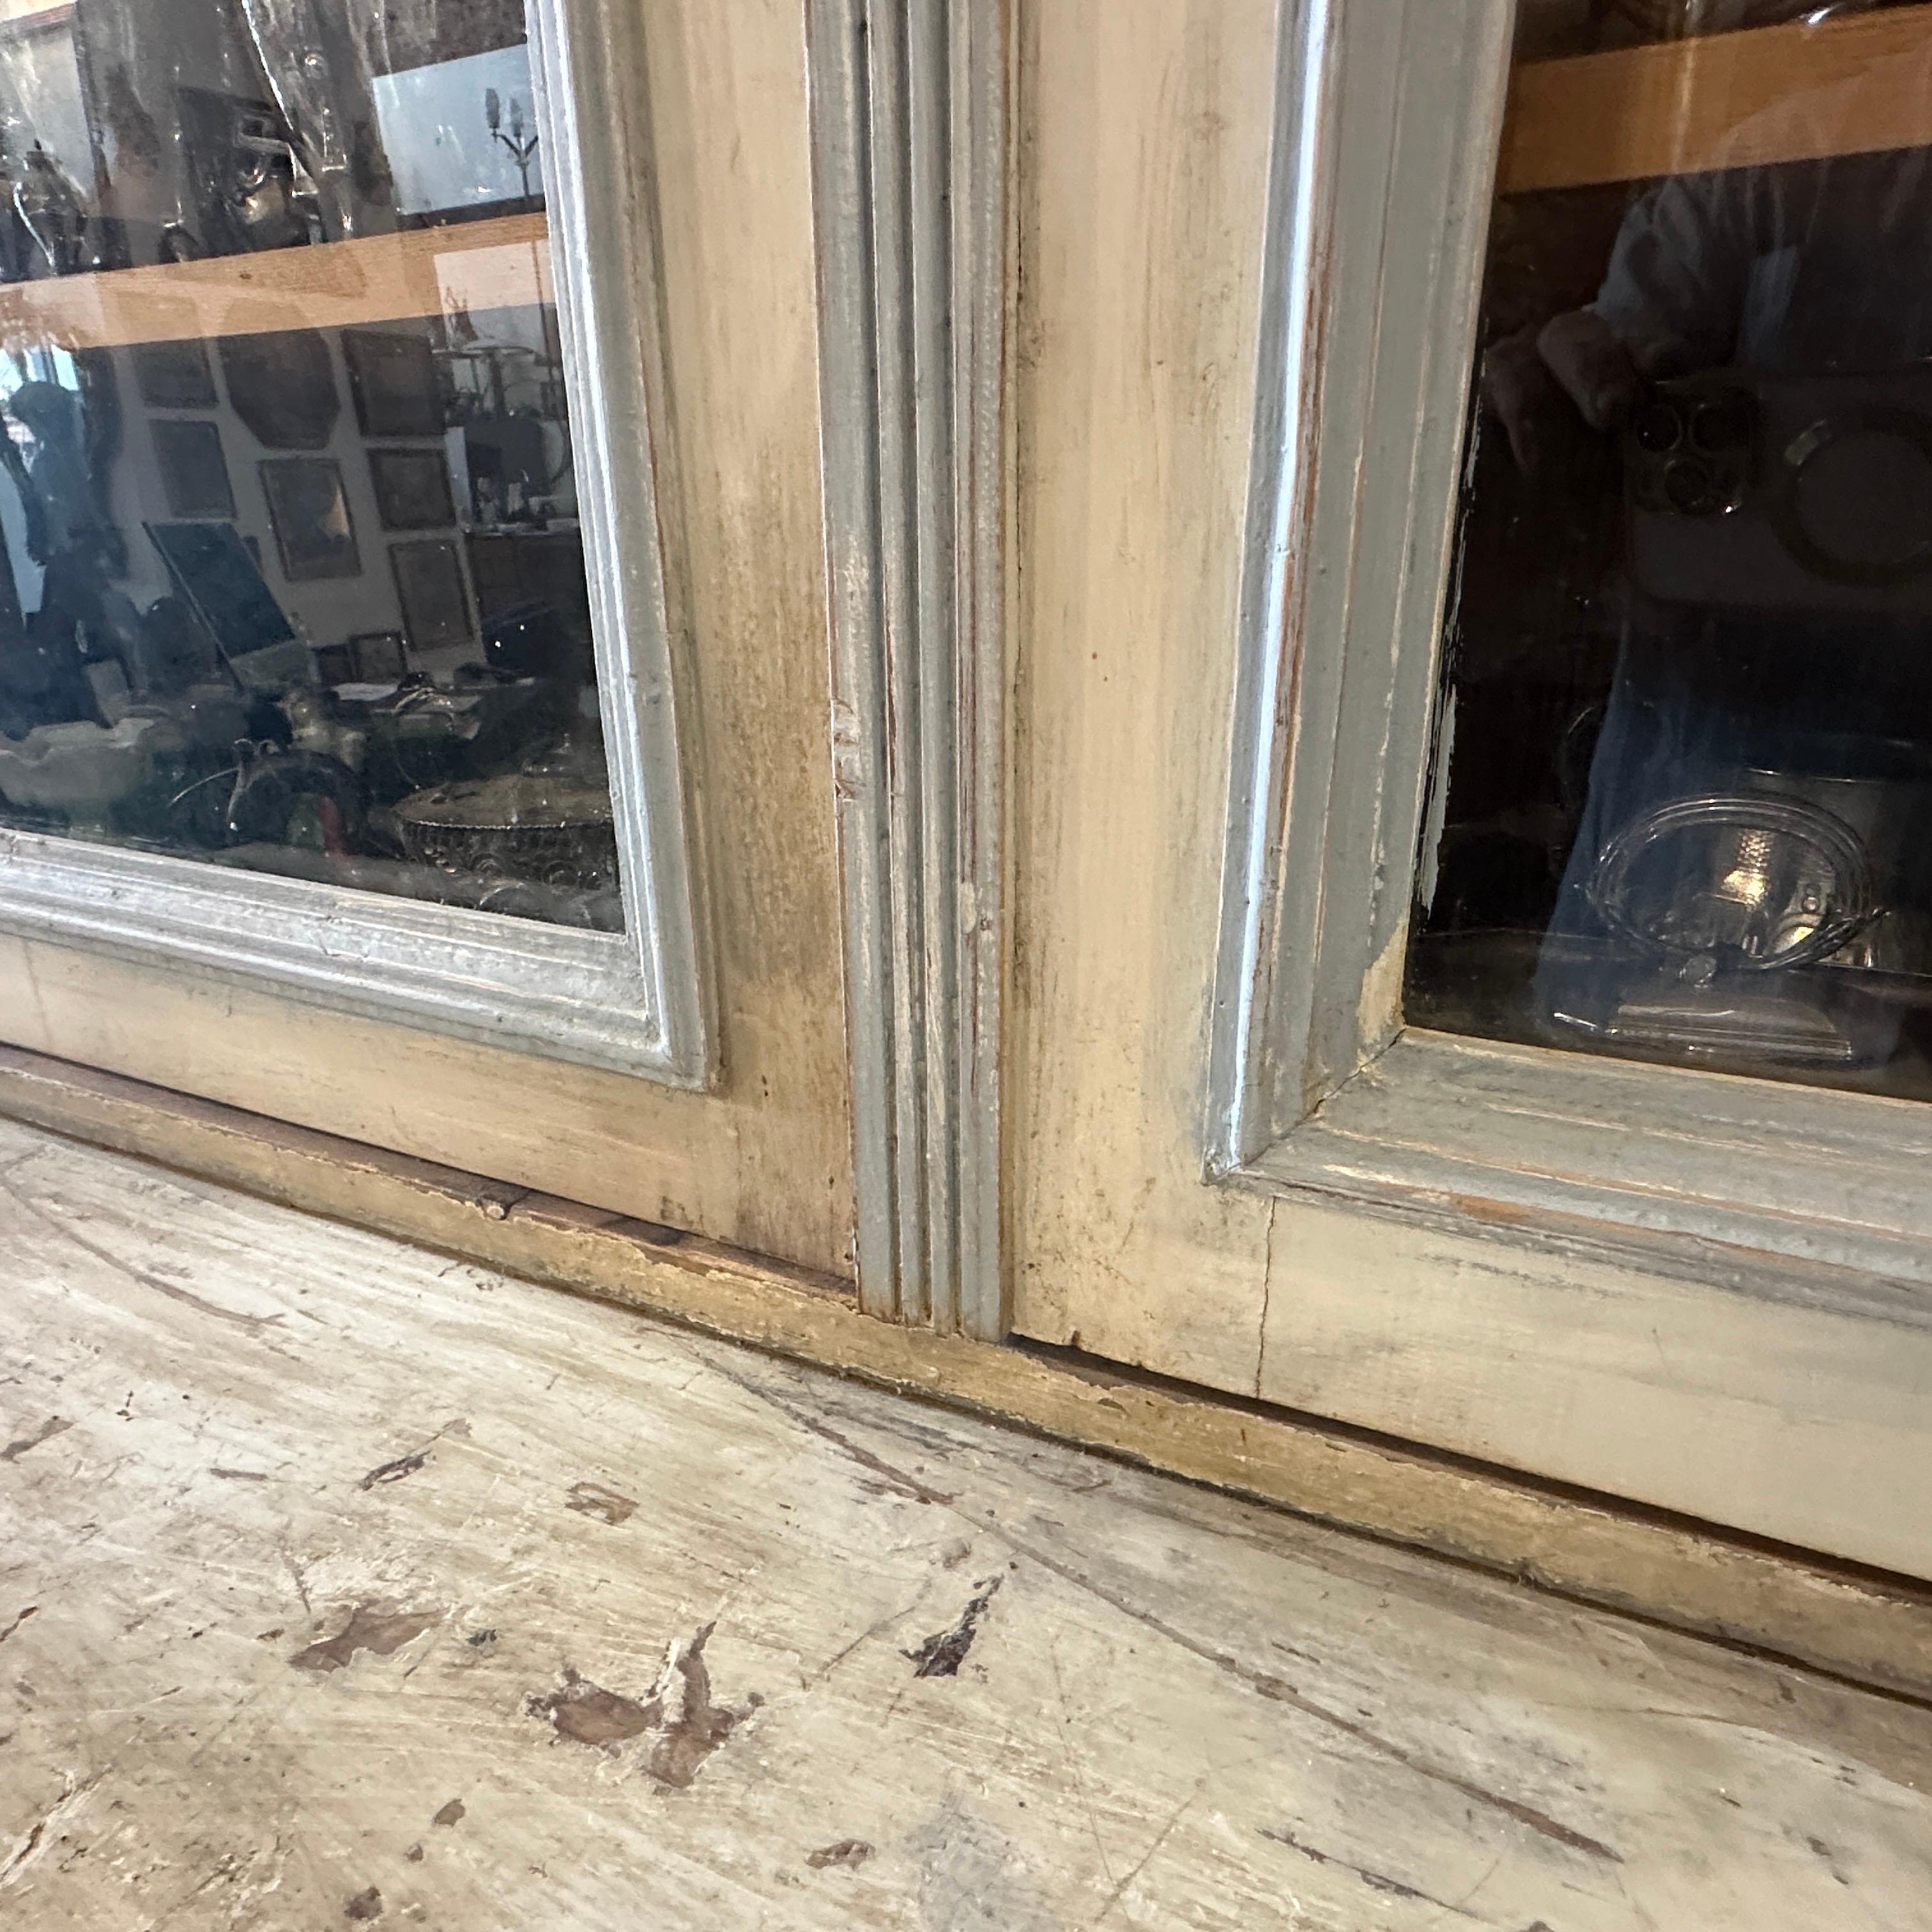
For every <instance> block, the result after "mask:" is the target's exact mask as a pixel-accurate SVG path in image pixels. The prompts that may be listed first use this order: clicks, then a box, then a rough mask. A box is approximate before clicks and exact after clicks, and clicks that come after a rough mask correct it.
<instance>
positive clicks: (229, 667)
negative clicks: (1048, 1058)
mask: <svg viewBox="0 0 1932 1932" xmlns="http://www.w3.org/2000/svg"><path fill="white" fill-rule="evenodd" d="M810 157H811V145H810V121H809V116H808V96H807V87H806V62H805V47H804V45H803V42H802V37H801V36H800V34H799V31H798V29H797V23H796V20H795V19H789V18H787V17H783V15H782V12H779V13H772V12H770V11H769V10H760V9H757V8H748V7H736V6H733V7H722V8H721V7H715V6H713V5H709V4H700V0H664V4H663V5H652V7H649V8H643V7H638V6H637V5H634V0H567V4H565V0H527V4H525V0H79V4H77V5H60V6H43V5H23V4H18V0H0V172H4V175H5V181H4V184H0V186H3V187H4V191H0V431H4V435H0V472H4V473H0V1040H5V1041H7V1042H8V1043H12V1044H15V1045H17V1046H22V1047H26V1048H30V1049H34V1050H36V1051H37V1052H42V1053H44V1054H49V1055H55V1056H58V1057H59V1058H63V1059H65V1060H68V1061H77V1062H81V1063H84V1064H87V1065H89V1066H92V1067H101V1068H104V1069H106V1070H108V1071H110V1072H112V1073H121V1074H125V1075H129V1076H133V1077H135V1078H136V1079H140V1080H142V1081H145V1082H150V1083H151V1084H153V1085H157V1086H159V1087H162V1088H171V1089H175V1090H181V1091H187V1092H190V1093H193V1094H197V1095H201V1096H204V1097H207V1098H208V1099H210V1100H215V1101H217V1102H222V1103H227V1104H229V1105H231V1106H236V1107H239V1108H242V1109H246V1110H248V1112H252V1113H254V1114H257V1115H267V1116H269V1117H272V1118H279V1119H283V1120H293V1121H296V1122H298V1123H299V1124H303V1125H305V1126H309V1127H316V1128H318V1129H321V1130H326V1131H328V1132H330V1133H335V1134H338V1135H341V1136H346V1137H347V1138H348V1139H353V1140H356V1141H359V1142H372V1143H375V1144H377V1145H380V1146H383V1147H386V1148H392V1149H394V1150H396V1151H400V1152H402V1153H404V1154H409V1155H411V1156H415V1157H421V1158H424V1159H427V1160H432V1161H435V1162H437V1163H442V1164H444V1165H446V1166H450V1167H453V1168H456V1169H460V1170H463V1171H464V1172H469V1173H473V1174H477V1175H483V1176H485V1177H487V1178H490V1179H491V1180H493V1181H501V1182H503V1183H505V1184H509V1185H511V1186H512V1187H529V1188H535V1189H538V1190H541V1191H543V1192H544V1193H549V1194H553V1195H556V1196H561V1197H562V1198H564V1199H568V1200H571V1201H575V1202H581V1203H586V1204H589V1205H591V1206H592V1207H593V1208H598V1209H604V1210H607V1211H612V1212H615V1213H619V1214H631V1215H636V1216H637V1217H640V1218H642V1219H644V1220H649V1221H650V1222H652V1223H654V1224H658V1225H667V1226H673V1227H676V1228H679V1229H694V1230H696V1231H698V1232H702V1233H703V1234H706V1235H709V1236H712V1237H714V1238H718V1239H719V1240H722V1241H727V1242H730V1243H733V1244H737V1245H739V1246H741V1247H745V1248H746V1249H748V1250H754V1251H756V1252H759V1253H765V1254H767V1255H771V1256H777V1257H779V1258H780V1259H784V1260H786V1261H787V1262H794V1263H796V1264H797V1265H802V1266H804V1267H806V1268H810V1269H811V1270H813V1271H816V1272H817V1273H819V1274H823V1275H826V1276H833V1277H835V1276H838V1275H841V1274H849V1273H850V1268H851V1262H850V1244H851V1225H852V1214H853V1210H852V1205H851V1182H850V1172H851V1155H850V1122H849V1116H848V1112H847V1103H846V1068H845V1061H844V1041H843V1033H842V1024H843V1007H842V979H841V959H840V956H839V950H838V871H837V864H836V856H835V838H834V832H833V826H832V784H831V779H830V775H829V774H830V753H829V746H828V743H827V727H826V719H827V718H828V716H829V712H830V702H829V695H828V682H829V671H828V663H827V655H828V654H827V646H826V597H825V590H824V583H825V564H824V538H823V524H822V521H821V518H820V481H819V471H818V455H819V416H818V410H817V364H816V357H815V345H816V337H815V333H814V257H813V243H812V226H811V172H810V167H811V160H810Z"/></svg>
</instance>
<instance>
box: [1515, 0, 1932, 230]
mask: <svg viewBox="0 0 1932 1932" xmlns="http://www.w3.org/2000/svg"><path fill="white" fill-rule="evenodd" d="M1928 143H1932V6H1917V7H1897V8H1892V9H1888V10H1884V11H1881V12H1878V13H1858V14H1852V15H1847V16H1844V17H1840V18H1838V19H1836V20H1821V21H1820V22H1819V23H1817V25H1816V26H1812V25H1810V24H1808V23H1806V22H1805V21H1803V20H1794V21H1793V22H1791V23H1790V24H1788V25H1787V26H1779V27H1757V28H1751V29H1749V30H1748V31H1744V32H1742V33H1733V34H1709V35H1706V36H1704V37H1701V38H1698V39H1693V40H1667V41H1664V42H1661V43H1658V44H1657V45H1655V46H1642V47H1625V48H1622V49H1618V50H1617V51H1616V52H1612V53H1601V54H1583V55H1579V56H1578V57H1577V58H1574V59H1571V60H1553V61H1534V62H1530V63H1529V64H1528V65H1526V66H1523V67H1521V68H1518V69H1517V72H1516V74H1515V77H1514V80H1512V82H1511V88H1510V111H1509V118H1508V123H1507V124H1506V125H1505V128H1504V131H1503V151H1502V168H1501V173H1500V176H1499V187H1500V189H1501V190H1502V193H1505V194H1519V193H1523V192H1525V191H1526V190H1529V189H1532V188H1556V187H1584V186H1586V185H1588V184H1590V183H1592V182H1595V181H1640V180H1645V179H1648V178H1651V177H1652V176H1655V175H1673V174H1697V173H1701V172H1706V171H1708V170H1709V169H1713V168H1727V167H1744V166H1752V165H1757V164H1762V163H1766V162H1771V161H1789V160H1813V159H1816V158H1817V157H1820V156H1822V155H1826V154H1868V153H1871V152H1873V151H1877V150H1879V149H1882V148H1915V147H1920V146H1923V145H1927V144H1928Z"/></svg>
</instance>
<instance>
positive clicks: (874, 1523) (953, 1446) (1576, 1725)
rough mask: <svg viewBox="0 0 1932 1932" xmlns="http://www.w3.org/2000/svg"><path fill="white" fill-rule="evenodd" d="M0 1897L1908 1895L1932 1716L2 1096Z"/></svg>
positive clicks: (301, 1901) (1343, 1906) (209, 1902)
mask: <svg viewBox="0 0 1932 1932" xmlns="http://www.w3.org/2000/svg"><path fill="white" fill-rule="evenodd" d="M0 1327H3V1328H4V1334H5V1343H4V1352H0V1539H4V1540H0V1924H4V1925H5V1927H7V1928H8V1932H42V1929H43V1928H52V1927H86V1928H87V1932H118V1928H127V1932H145V1928H149V1927H156V1928H158V1927H166V1928H169V1932H196V1928H201V1927H223V1928H234V1927H276V1928H280V1927H289V1928H323V1927H332V1926H338V1925H350V1926H353V1925H354V1924H359V1923H361V1924H370V1923H377V1924H380V1925H381V1926H383V1927H388V1926H389V1925H392V1924H394V1925H398V1926H404V1925H407V1926H419V1927H431V1928H433V1927H442V1928H444V1929H445V1932H489V1929H490V1928H494V1927H504V1928H515V1929H516V1932H551V1929H552V1928H555V1932H602V1928H606V1927H609V1928H619V1927H621V1928H625V1932H631V1928H637V1927H652V1928H656V1927H664V1928H679V1929H680V1932H681V1928H686V1927H689V1928H702V1932H736V1928H740V1927H743V1928H751V1927H769V1928H773V1932H778V1928H790V1927H839V1928H841V1932H850V1928H854V1927H857V1928H867V1927H916V1928H921V1932H969V1929H971V1932H1045V1928H1048V1927H1067V1928H1071V1927H1097V1926H1112V1927H1125V1926H1149V1927H1155V1926H1157V1927H1190V1926H1200V1927H1230V1928H1234V1927H1239V1928H1243V1932H1250V1928H1256V1927H1277V1926H1280V1927H1322V1928H1346V1932H1355V1928H1358V1927H1360V1928H1388V1932H1423V1928H1425V1927H1427V1928H1432V1932H1444V1928H1448V1927H1453V1926H1461V1925H1468V1926H1479V1927H1496V1928H1499V1932H1606V1929H1607V1928H1611V1927H1615V1928H1619V1932H1621V1928H1625V1927H1628V1928H1633V1932H1725V1928H1729V1927H1738V1928H1749V1932H1777V1928H1783V1927H1791V1928H1794V1932H1796V1928H1802V1932H1834V1928H1839V1927H1843V1928H1846V1932H1854V1928H1855V1932H1891V1928H1897V1932H1906V1928H1912V1932H1925V1928H1927V1927H1932V1797H1928V1795H1927V1781H1928V1777H1932V1716H1928V1714H1927V1712H1926V1711H1925V1710H1924V1709H1921V1708H1917V1707H1914V1706H1909V1705H1906V1704H1903V1703H1897V1702H1892V1701H1888V1700H1885V1699H1882V1698H1879V1697H1872V1696H1867V1695H1865V1694H1862V1693H1859V1692H1856V1691H1851V1690H1848V1689H1846V1688H1843V1687H1841V1686H1839V1685H1835V1684H1832V1683H1829V1682H1823V1681H1820V1680H1819V1679H1814V1678H1811V1677H1808V1676H1805V1675H1804V1674H1802V1673H1799V1672H1796V1671H1793V1670H1786V1669H1784V1668H1781V1667H1777V1666H1775V1665H1772V1664H1765V1663H1761V1662H1759V1661H1754V1660H1751V1659H1747V1658H1740V1657H1738V1656H1736V1655H1730V1654H1728V1653H1727V1652H1721V1651H1719V1650H1717V1649H1712V1648H1708V1647H1706V1646H1701V1645H1700V1644H1697V1643H1693V1642H1691V1641H1689V1640H1682V1639H1679V1638H1677V1637H1672V1636H1669V1635H1665V1634H1659V1633H1658V1631H1654V1630H1651V1629H1649V1628H1641V1627H1639V1626H1637V1625H1633V1624H1628V1623H1625V1622H1621V1621H1619V1620H1618V1619H1614V1618H1612V1617H1609V1616H1598V1615H1595V1614H1592V1613H1587V1612H1585V1611H1582V1610H1577V1609H1575V1608H1574V1607H1570V1606H1568V1605H1565V1604H1561V1603H1557V1602H1554V1601H1550V1600H1549V1599H1547V1598H1541V1597H1539V1596H1538V1595H1535V1594H1533V1593H1532V1592H1529V1591H1526V1590H1523V1589H1518V1588H1516V1587H1514V1586H1510V1585H1507V1584H1505V1583H1499V1582H1495V1581H1491V1580H1487V1579H1485V1578H1482V1577H1475V1576H1472V1575H1469V1574H1465V1573H1463V1572H1460V1571H1456V1570H1454V1569H1451V1568H1446V1567H1441V1566H1438V1565H1433V1564H1431V1563H1430V1562H1427V1561H1426V1560H1423V1559H1415V1558H1412V1557H1409V1556H1405V1555H1403V1554H1400V1553H1395V1552H1392V1551H1391V1550H1385V1549H1382V1548H1381V1547H1377V1546H1375V1545H1373V1544H1368V1543H1366V1542H1364V1541H1358V1540H1355V1539H1352V1538H1348V1537H1346V1536H1343V1535H1336V1534H1332V1533H1330V1532H1325V1531H1323V1530H1321V1529H1316V1528H1313V1527H1311V1526H1307V1525H1306V1524H1303V1523H1297V1522H1295V1521H1294V1520H1290V1519H1289V1518H1286V1517H1281V1516H1279V1515H1275V1514H1270V1513H1269V1512H1267V1511H1263V1510H1261V1509H1258V1508H1251V1507H1249V1506H1247V1505H1244V1504H1242V1503H1240V1502H1236V1501H1234V1500H1232V1499H1228V1498H1225V1497H1222V1496H1217V1495H1214V1494H1211V1493H1206V1492H1204V1491H1202V1490H1195V1489H1191V1488H1189V1487H1186V1486H1184V1485H1182V1484H1177V1483H1174V1482H1171V1481H1166V1480H1165V1479H1163V1478H1158V1477H1155V1476H1151V1475H1145V1474H1142V1473H1140V1472H1136V1471H1132V1470H1128V1469H1122V1468H1120V1467H1118V1466H1114V1465H1112V1464H1109V1463H1105V1462H1101V1461H1097V1460H1094V1459H1092V1458H1091V1457H1086V1456H1085V1455H1082V1454H1079V1453H1078V1452H1076V1451H1071V1450H1065V1449H1061V1448H1057V1447H1055V1446H1053V1445H1048V1444H1043V1443H1041V1442H1037V1441H1034V1440H1032V1439H1028V1438H1027V1437H1025V1436H1019V1435H1016V1434H1012V1433H1006V1432H1004V1431H1002V1430H998V1429H996V1428H993V1427H987V1426H983V1425H981V1424H977V1423H975V1422H973V1421H968V1420H964V1419H962V1418H959V1417H956V1416H953V1415H948V1414H947V1413H945V1412H941V1411H938V1410H935V1409H930V1408H926V1407H922V1406H919V1405H916V1404H913V1403H907V1402H903V1401H900V1400H895V1399H892V1398H891V1397H885V1396H882V1395H880V1394H875V1393H872V1392H870V1391H866V1390H865V1389H862V1388H855V1387H851V1386H847V1385H844V1384H841V1383H840V1382H837V1381H835V1380H834V1379H830V1378H828V1377H825V1376H820V1375H817V1374H814V1373H810V1372H808V1371H805V1370H797V1369H794V1368H792V1367H787V1366H786V1365H784V1364H781V1363H778V1362H776V1361H770V1360H767V1359H766V1358H762V1357H760V1356H758V1355H754V1354H750V1353H748V1352H743V1351H741V1350H737V1349H733V1348H731V1347H729V1346H725V1345H723V1344H719V1343H711V1342H709V1341H706V1340H700V1339H697V1338H694V1337H691V1336H690V1335H688V1334H683V1333H681V1332H679V1331H673V1330H670V1329H667V1328H660V1327H656V1326H653V1325H649V1324H647V1323H646V1322H643V1321H640V1319H637V1318H636V1317H634V1316H630V1315H628V1314H626V1313H622V1312H621V1311H618V1310H612V1309H608V1308H604V1307H598V1306H595V1305H594V1304H590V1303H588V1302H583V1301H574V1300H572V1299H571V1298H568V1297H566V1296H565V1295H560V1294H557V1293H555V1292H551V1291H549V1290H546V1289H540V1288H535V1287H532V1286H528V1285H526V1284H523V1283H518V1282H516V1281H514V1280H508V1279H505V1277H501V1276H497V1275H493V1274H488V1273H487V1272H485V1271H482V1270H481V1269H478V1268H472V1267H469V1266H467V1265H460V1264H457V1263H452V1262H449V1261H448V1260H446V1259H443V1258H442V1257H440V1256H434V1255H431V1254H428V1253H422V1252H421V1251H419V1250H414V1249H411V1248H409V1247H404V1246H401V1245H400V1244H396V1243H394V1242H391V1241H384V1240H382V1239H380V1238H377V1237H375V1236H373V1235H365V1234H360V1233H357V1232H352V1231H350V1230H347V1229H341V1228H338V1227H334V1226H329V1225H327V1224H326V1223H320V1222H317V1221H314V1220H308V1219H306V1218H305V1217H302V1216H300V1215H298V1214H293V1213H289V1212H286V1211H282V1210H280V1209H278V1208H272V1207H268V1206H265V1205H262V1204H261V1203H260V1202H254V1201H251V1200H248V1199H243V1198H242V1197H240V1196H233V1195H229V1194H226V1193H223V1192H221V1191H220V1190H217V1189H214V1188H212V1187H204V1186H201V1185H199V1184H195V1183H193V1182H190V1181H184V1180H181V1179H180V1178H176V1177H173V1176H170V1175H166V1174H164V1173H163V1172H160V1171H158V1170H157V1169H151V1168H148V1167H146V1166H142V1165H141V1164H139V1163H136V1162H133V1161H130V1160H124V1159H121V1158H118V1157H114V1156H111V1155H108V1154H102V1153H100V1152H98V1151H91V1150H87V1149H83V1148H77V1147H74V1146H71V1145H67V1144H65V1143H63V1142H58V1141H55V1140H53V1139H49V1138H47V1137H45V1136H40V1135H38V1134H37V1133H33V1132H31V1131H30V1130H26V1129H23V1128H19V1127H13V1126H11V1125H10V1124H5V1123H0Z"/></svg>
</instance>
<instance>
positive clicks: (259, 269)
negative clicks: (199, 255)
mask: <svg viewBox="0 0 1932 1932" xmlns="http://www.w3.org/2000/svg"><path fill="white" fill-rule="evenodd" d="M549 235H550V229H549V226H548V224H547V223H546V222H545V220H544V217H543V216H542V215H541V214H505V215H499V216H496V217H494V218H493V219H490V220H483V221H461V222H456V223H452V224H451V225H450V226H447V227H443V228H413V229H407V230H405V231H404V233H401V234H398V235H368V236H362V237H361V238H360V239H358V240H356V241H353V242H326V243H324V244H323V245H321V246H320V247H318V248H276V249H268V250H264V251H263V252H262V253H261V254H249V255H223V256H219V257H215V258H214V259H212V260H208V261H205V262H169V263H163V264H161V265H160V266H157V267H154V268H147V269H113V270H110V271H109V272H106V273H104V274H101V275H65V276H62V277H58V278H52V279H49V280H48V281H43V282H16V283H14V284H12V285H11V286H10V287H5V288H0V342H4V343H5V344H7V345H8V346H9V347H13V346H21V347H32V346H34V345H37V344H49V343H51V344H58V345H60V346H61V347H63V348H71V349H83V348H92V347H104V346H106V345H108V344H114V343H124V342H172V341H179V340H181V338H184V337H188V336H217V335H261V334H264V333H266V332H269V331H270V330H273V329H343V328H348V327H353V326H354V325H356V324H357V323H367V322H401V321H404V320H407V319H410V318H411V317H417V316H425V315H443V314H447V313H448V312H449V311H450V309H452V308H455V307H461V308H467V309H469V310H472V311H478V312H480V311H483V310H485V309H490V308H522V307H523V306H526V305H528V304H530V303H533V302H548V301H550V299H552V298H551V294H550V241H549Z"/></svg>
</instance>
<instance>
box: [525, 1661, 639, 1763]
mask: <svg viewBox="0 0 1932 1932" xmlns="http://www.w3.org/2000/svg"><path fill="white" fill-rule="evenodd" d="M523 1709H525V1710H526V1711H527V1712H529V1714H530V1715H531V1716H532V1717H533V1718H543V1719H544V1720H545V1721H547V1723H548V1724H550V1727H551V1729H552V1730H554V1731H555V1732H556V1734H557V1736H559V1737H560V1738H568V1739H570V1740H571V1742H573V1743H574V1744H580V1745H599V1746H601V1747H604V1748H609V1747H610V1746H611V1745H616V1744H621V1743H622V1742H623V1740H624V1739H626V1738H635V1737H641V1736H643V1733H645V1732H646V1731H647V1730H649V1729H650V1727H652V1725H653V1724H655V1723H656V1722H657V1721H658V1715H659V1712H658V1706H657V1705H656V1703H655V1701H653V1702H652V1703H649V1704H640V1703H638V1702H637V1700H636V1699H635V1698H634V1697H621V1696H619V1694H618V1693H617V1692H616V1691H607V1690H605V1689H604V1687H603V1685H601V1684H593V1683H592V1682H591V1681H590V1680H589V1678H587V1677H584V1676H580V1675H579V1674H578V1673H577V1671H575V1670H573V1669H572V1668H571V1667H570V1665H568V1664H565V1666H564V1667H563V1688H562V1690H561V1691H546V1692H544V1693H541V1694H538V1693H536V1692H532V1694H530V1695H529V1697H526V1698H525V1699H524V1700H523Z"/></svg>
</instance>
